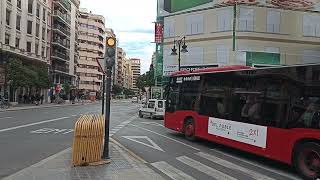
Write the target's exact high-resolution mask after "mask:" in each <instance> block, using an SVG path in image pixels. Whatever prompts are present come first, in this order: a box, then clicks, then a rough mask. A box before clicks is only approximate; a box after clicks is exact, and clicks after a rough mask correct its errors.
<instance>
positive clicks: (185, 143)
mask: <svg viewBox="0 0 320 180" xmlns="http://www.w3.org/2000/svg"><path fill="white" fill-rule="evenodd" d="M129 126H133V127H136V128H139V129H143V130H145V131H148V132H151V133H153V134H156V135H158V136H161V137H164V138H167V139H170V140H171V141H174V142H177V143H179V144H182V145H184V146H187V147H189V148H191V149H194V150H196V151H200V149H198V148H195V147H193V146H191V145H189V144H186V143H183V142H181V141H178V140H175V139H173V138H171V137H168V136H165V135H162V134H159V133H157V132H154V131H151V130H149V129H146V128H143V127H139V126H136V125H133V124H129Z"/></svg>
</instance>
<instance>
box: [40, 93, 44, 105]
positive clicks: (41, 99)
mask: <svg viewBox="0 0 320 180" xmlns="http://www.w3.org/2000/svg"><path fill="white" fill-rule="evenodd" d="M43 99H44V95H43V94H42V95H41V96H40V101H41V104H43Z"/></svg>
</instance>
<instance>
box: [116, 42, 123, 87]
mask: <svg viewBox="0 0 320 180" xmlns="http://www.w3.org/2000/svg"><path fill="white" fill-rule="evenodd" d="M116 58H117V60H116V63H115V74H116V79H115V81H116V82H115V84H117V85H119V86H122V87H123V86H124V71H125V70H124V65H125V58H126V52H125V51H124V50H123V49H122V48H121V47H117V57H116Z"/></svg>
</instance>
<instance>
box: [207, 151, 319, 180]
mask: <svg viewBox="0 0 320 180" xmlns="http://www.w3.org/2000/svg"><path fill="white" fill-rule="evenodd" d="M211 150H212V151H215V152H217V153H220V154H223V155H224V156H228V157H230V158H232V159H236V160H238V161H242V162H245V163H246V164H250V165H251V166H255V167H259V168H262V169H265V170H267V171H270V172H272V173H276V174H279V175H281V176H283V177H286V178H288V179H292V180H301V179H300V178H298V177H295V176H293V175H291V174H287V172H284V171H282V170H277V169H273V168H270V167H267V166H265V165H263V164H261V163H258V162H251V161H248V160H246V159H244V158H239V157H236V156H233V155H230V154H227V153H225V152H222V151H220V150H217V149H211ZM319 180H320V179H319Z"/></svg>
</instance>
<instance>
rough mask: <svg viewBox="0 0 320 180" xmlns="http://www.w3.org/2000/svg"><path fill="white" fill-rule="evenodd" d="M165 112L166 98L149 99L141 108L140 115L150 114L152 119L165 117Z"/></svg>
mask: <svg viewBox="0 0 320 180" xmlns="http://www.w3.org/2000/svg"><path fill="white" fill-rule="evenodd" d="M164 112H165V100H162V99H149V101H148V102H147V103H146V104H145V105H144V106H143V107H142V108H140V109H139V117H140V118H143V117H144V116H148V117H150V118H151V119H154V118H163V117H164Z"/></svg>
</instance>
